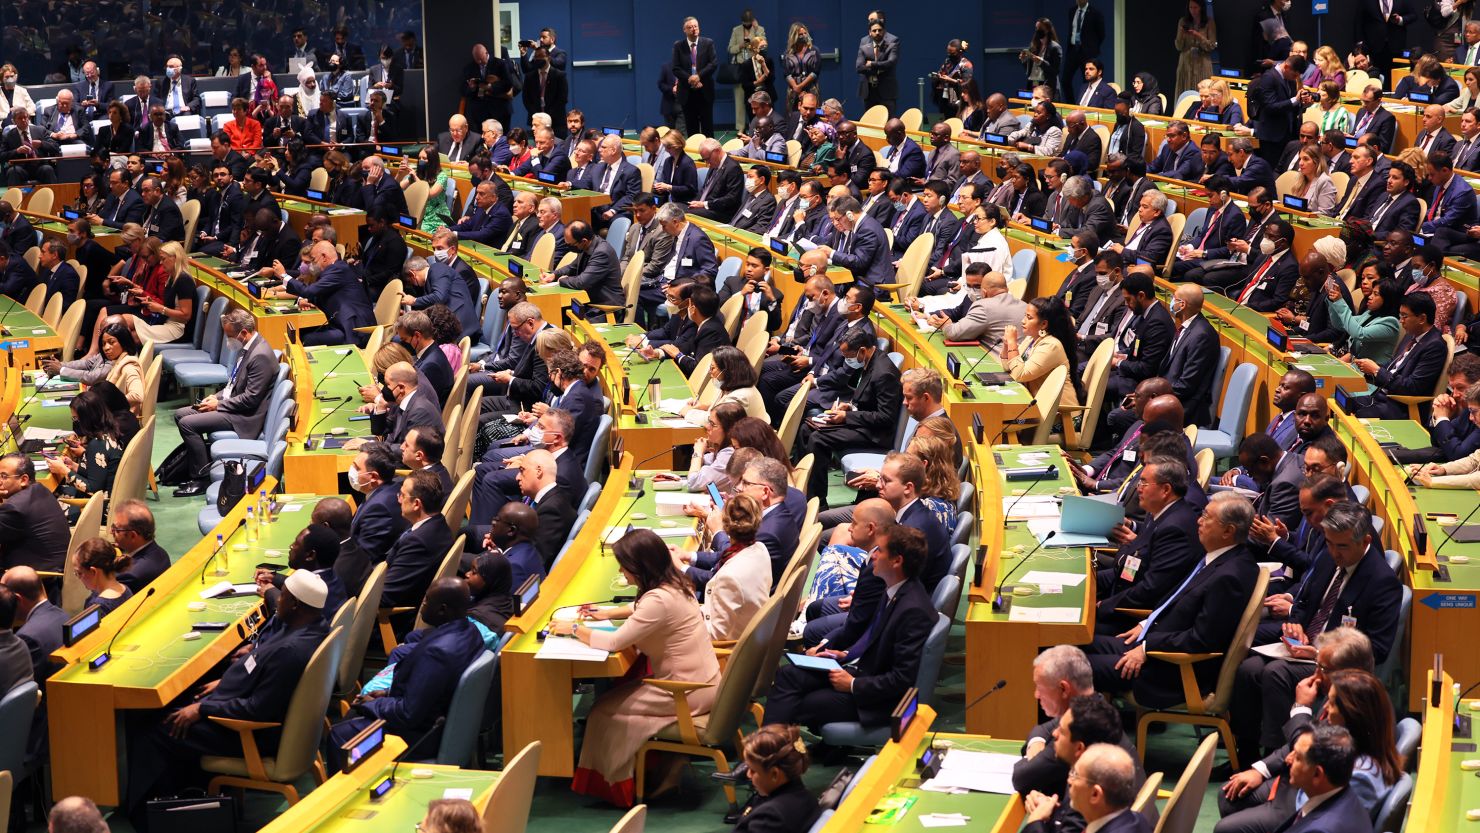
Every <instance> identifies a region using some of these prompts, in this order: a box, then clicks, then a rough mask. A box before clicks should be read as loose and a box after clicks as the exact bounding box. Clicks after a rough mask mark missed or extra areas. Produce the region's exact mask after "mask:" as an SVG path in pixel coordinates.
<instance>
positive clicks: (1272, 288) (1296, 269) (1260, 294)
mask: <svg viewBox="0 0 1480 833" xmlns="http://www.w3.org/2000/svg"><path fill="white" fill-rule="evenodd" d="M1294 239H1295V230H1294V228H1293V227H1291V225H1290V224H1289V223H1287V222H1285V221H1284V220H1280V219H1274V220H1271V221H1269V222H1268V223H1265V224H1264V235H1263V238H1262V239H1261V240H1260V241H1259V256H1258V257H1256V258H1254V259H1253V260H1252V261H1250V264H1249V266H1250V270H1249V279H1248V281H1247V282H1245V283H1244V285H1243V286H1242V287H1238V288H1236V289H1235V290H1232V291H1230V292H1229V297H1230V298H1235V299H1236V300H1237V301H1238V302H1239V303H1240V304H1243V305H1244V306H1246V307H1248V308H1249V309H1252V310H1256V311H1258V312H1274V311H1275V310H1277V309H1279V308H1280V307H1282V306H1284V305H1285V302H1286V301H1288V300H1289V298H1290V292H1291V290H1293V289H1294V288H1295V282H1296V281H1298V280H1299V279H1300V264H1299V263H1298V262H1297V261H1296V259H1295V256H1294V255H1293V254H1291V253H1290V244H1291V242H1292V241H1293V240H1294ZM1235 292H1236V293H1237V294H1235Z"/></svg>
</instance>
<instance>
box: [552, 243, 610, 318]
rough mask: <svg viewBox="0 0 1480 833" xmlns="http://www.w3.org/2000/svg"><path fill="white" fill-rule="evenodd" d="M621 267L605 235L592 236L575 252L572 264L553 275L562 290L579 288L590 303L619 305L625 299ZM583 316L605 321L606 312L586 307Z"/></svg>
mask: <svg viewBox="0 0 1480 833" xmlns="http://www.w3.org/2000/svg"><path fill="white" fill-rule="evenodd" d="M621 270H622V267H621V265H620V264H619V263H618V262H617V253H616V252H615V251H613V250H612V247H611V244H610V243H608V242H606V238H604V237H593V238H592V239H591V241H590V242H589V243H588V244H587V246H586V249H585V250H584V251H582V252H580V254H578V255H576V259H575V262H574V263H569V264H566V265H565V266H562V267H561V268H559V269H557V270H555V277H556V279H557V281H558V283H559V284H560V285H561V286H563V287H565V288H566V289H579V290H583V291H584V292H585V293H586V295H587V297H589V298H590V299H591V303H593V304H604V305H610V306H621V305H622V304H623V302H624V301H625V300H626V295H625V294H624V293H623V292H622V271H621ZM586 317H587V318H596V317H600V318H602V319H603V320H605V317H606V313H604V312H602V311H600V310H597V309H590V310H588V311H587V314H586Z"/></svg>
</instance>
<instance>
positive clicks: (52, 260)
mask: <svg viewBox="0 0 1480 833" xmlns="http://www.w3.org/2000/svg"><path fill="white" fill-rule="evenodd" d="M66 257H67V244H66V243H65V242H64V241H62V240H58V239H57V238H55V237H48V238H47V239H45V240H43V241H42V242H41V249H40V251H38V252H37V255H36V280H37V282H38V283H41V284H43V285H45V286H46V300H47V302H48V303H49V302H50V301H51V298H52V296H53V295H60V296H61V297H62V303H63V304H70V303H72V302H73V301H75V300H77V290H78V288H79V287H81V286H82V279H81V277H80V276H79V275H78V274H77V270H76V269H73V268H72V264H70V263H68V262H67V260H66Z"/></svg>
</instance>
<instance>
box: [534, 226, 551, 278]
mask: <svg viewBox="0 0 1480 833" xmlns="http://www.w3.org/2000/svg"><path fill="white" fill-rule="evenodd" d="M554 257H555V238H554V237H553V236H552V235H549V234H542V235H540V239H538V240H536V241H534V248H533V249H531V250H530V252H529V262H530V263H533V264H534V265H535V266H538V267H539V268H540V269H543V270H545V271H549V269H550V261H551V260H553V259H554Z"/></svg>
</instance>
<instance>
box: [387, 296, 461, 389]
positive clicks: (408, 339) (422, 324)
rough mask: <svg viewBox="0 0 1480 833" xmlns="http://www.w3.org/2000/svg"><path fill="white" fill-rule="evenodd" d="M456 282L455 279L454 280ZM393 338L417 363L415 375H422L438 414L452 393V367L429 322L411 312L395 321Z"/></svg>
mask: <svg viewBox="0 0 1480 833" xmlns="http://www.w3.org/2000/svg"><path fill="white" fill-rule="evenodd" d="M453 280H454V281H457V280H458V279H457V278H455V277H454V278H453ZM396 337H397V338H399V339H400V340H401V342H402V343H403V344H405V345H406V346H407V347H408V348H409V349H410V350H411V355H412V357H413V358H414V360H415V362H416V372H417V373H420V374H421V375H422V376H424V377H425V378H426V380H427V382H428V383H430V384H431V386H432V392H433V393H435V394H436V397H437V403H436V408H437V410H438V411H439V412H440V411H441V409H442V404H443V403H445V402H446V401H447V397H448V394H449V393H451V391H452V382H453V373H452V365H450V364H448V362H447V354H445V353H443V352H442V349H441V348H440V347H438V346H437V340H436V339H435V338H434V337H433V330H432V319H431V318H430V317H428V316H427V314H426V313H424V312H421V311H419V310H412V311H410V312H406V313H403V314H402V315H401V317H400V318H398V319H396Z"/></svg>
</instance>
